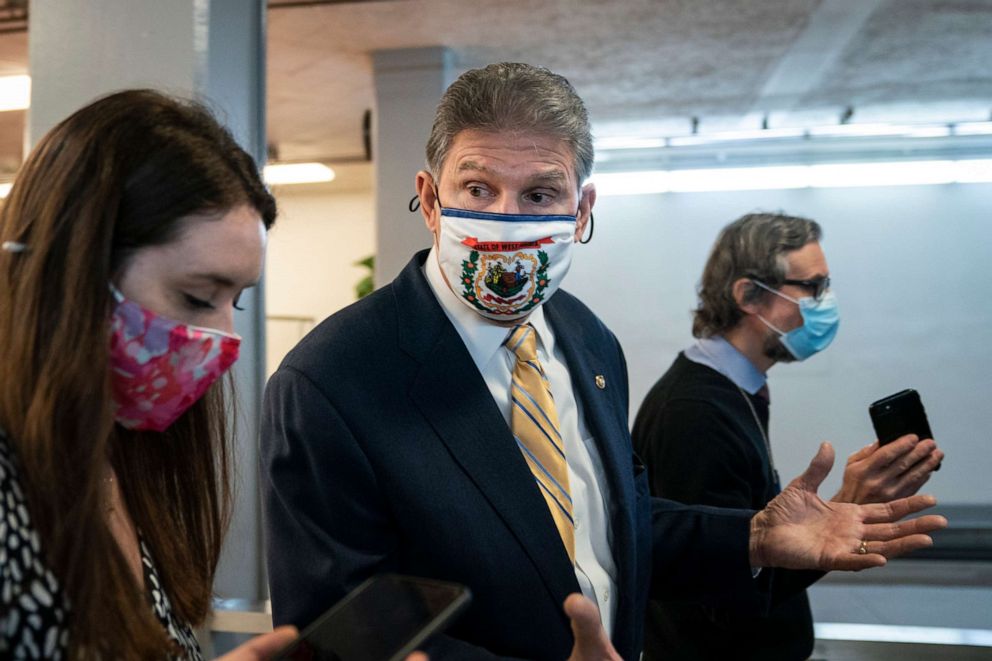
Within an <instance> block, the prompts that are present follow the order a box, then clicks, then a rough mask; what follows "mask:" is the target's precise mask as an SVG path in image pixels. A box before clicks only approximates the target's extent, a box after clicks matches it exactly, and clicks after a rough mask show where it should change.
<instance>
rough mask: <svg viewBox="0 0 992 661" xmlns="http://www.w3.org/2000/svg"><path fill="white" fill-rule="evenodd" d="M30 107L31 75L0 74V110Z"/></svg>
mask: <svg viewBox="0 0 992 661" xmlns="http://www.w3.org/2000/svg"><path fill="white" fill-rule="evenodd" d="M29 107H31V76H0V112H2V111H4V110H25V109H26V108H29Z"/></svg>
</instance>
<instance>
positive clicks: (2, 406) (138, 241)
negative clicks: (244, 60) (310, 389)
mask: <svg viewBox="0 0 992 661" xmlns="http://www.w3.org/2000/svg"><path fill="white" fill-rule="evenodd" d="M239 204H249V205H251V206H253V207H254V208H255V209H256V210H257V211H258V212H259V214H260V215H261V217H262V220H263V222H264V223H265V226H266V227H269V226H270V225H271V223H272V222H273V220H274V218H275V202H274V200H273V199H272V197H271V195H270V194H269V193H268V191H267V190H266V189H265V187H264V185H263V184H262V183H261V181H260V179H259V176H258V170H257V168H256V166H255V164H254V162H253V161H252V159H251V157H250V156H248V154H246V153H245V152H244V151H243V150H242V149H241V148H240V147H239V146H238V145H237V144H236V142H235V141H234V139H233V138H232V137H231V135H230V134H229V133H228V132H227V131H226V130H225V129H223V128H222V127H221V126H219V125H218V124H217V122H216V120H214V119H213V117H212V116H211V115H210V113H209V112H208V111H206V110H205V109H204V108H202V107H200V106H199V105H197V104H193V103H190V102H184V101H179V100H176V99H172V98H170V97H167V96H164V95H162V94H159V93H157V92H152V91H149V90H131V91H126V92H120V93H117V94H113V95H111V96H108V97H105V98H103V99H100V100H98V101H96V102H94V103H92V104H90V105H89V106H87V107H85V108H83V109H82V110H80V111H78V112H76V113H75V114H73V115H72V116H71V117H69V118H68V119H66V120H65V121H63V122H62V123H61V124H59V125H58V126H56V127H55V128H54V129H53V130H52V131H51V132H50V133H48V134H47V135H46V136H45V137H44V138H42V140H41V141H40V142H39V144H38V146H37V147H36V148H35V150H34V151H33V152H32V153H31V155H30V156H29V158H28V160H27V161H26V163H25V164H24V166H23V168H22V169H21V171H20V173H19V174H18V177H17V181H16V183H15V185H14V187H13V189H12V190H11V193H10V195H9V197H8V199H7V201H6V203H5V204H4V206H3V209H2V211H0V241H4V242H6V241H13V242H18V243H22V244H24V245H25V246H26V249H25V250H24V251H23V252H9V251H5V250H4V251H0V341H2V346H3V354H4V355H3V363H4V365H3V369H2V370H0V427H2V428H3V429H4V430H6V432H7V437H8V441H7V442H8V443H9V444H10V446H11V447H12V449H13V451H14V454H15V457H16V460H17V461H18V464H19V466H20V469H21V475H20V477H21V481H22V485H23V487H24V489H25V492H26V498H27V502H28V506H29V507H28V509H29V511H30V513H31V517H32V520H33V523H34V526H35V528H36V529H37V530H38V532H39V535H40V538H41V544H42V550H43V552H44V554H45V559H46V560H47V562H48V565H49V567H50V568H51V569H52V571H53V572H54V573H55V575H56V577H57V578H58V580H59V581H60V583H61V585H62V588H63V590H64V591H65V593H66V595H67V597H68V599H69V605H70V647H71V650H72V654H71V655H72V656H73V657H74V658H91V657H102V658H154V657H162V656H163V655H164V654H166V653H168V652H169V651H170V649H171V648H170V644H169V641H168V639H167V637H166V634H165V631H164V630H163V628H162V626H161V625H160V624H159V623H158V622H157V620H156V619H155V618H154V616H153V614H152V610H151V608H150V606H149V603H148V600H147V597H146V595H145V593H144V590H143V586H139V585H138V584H137V583H136V581H135V578H134V576H133V575H132V574H131V572H130V570H129V569H128V566H127V564H126V562H125V559H124V556H123V554H122V553H121V551H120V549H119V547H118V546H117V544H116V542H115V541H114V538H113V536H112V534H111V532H110V530H109V528H108V526H107V523H106V517H105V512H104V503H105V500H104V497H103V493H102V491H101V478H102V477H103V475H104V467H105V465H106V461H107V460H108V458H109V460H110V461H111V463H112V465H113V467H114V469H115V472H116V474H117V477H118V480H119V483H120V487H121V490H122V494H123V497H124V500H125V502H126V504H127V508H128V510H129V512H130V514H131V517H132V518H133V520H134V523H135V525H136V526H137V528H138V529H139V530H140V531H141V535H142V537H143V539H144V541H145V543H146V544H147V545H148V547H149V549H150V551H151V554H152V556H153V558H154V560H155V562H156V566H157V569H158V571H159V575H160V578H161V580H162V584H163V585H162V587H163V589H164V591H165V593H166V594H167V595H168V597H169V599H170V601H171V602H172V606H173V609H174V611H175V612H176V614H177V615H178V616H179V617H181V618H184V619H186V620H187V621H189V622H192V623H194V624H196V623H200V622H202V621H203V619H204V618H205V617H206V615H207V614H208V612H209V610H210V602H211V592H212V585H213V578H214V572H215V569H216V566H217V560H218V557H219V553H220V548H221V542H222V538H223V534H224V531H225V529H226V526H227V522H228V518H229V514H230V505H231V484H230V482H231V469H230V467H229V459H230V457H229V453H230V445H229V443H230V438H229V436H230V435H229V430H228V425H227V415H226V413H227V411H226V410H225V403H224V399H225V396H224V392H223V388H222V387H221V385H220V384H218V385H215V386H214V387H212V388H211V389H210V391H208V394H207V396H205V397H204V398H203V399H202V400H201V401H200V402H198V403H197V404H195V405H194V406H193V407H192V408H191V409H190V410H189V411H188V412H186V413H185V414H184V415H183V416H182V417H180V418H179V420H178V421H177V422H175V423H174V424H173V425H172V426H171V427H170V428H169V429H168V430H166V431H165V432H163V433H157V432H134V431H128V430H126V429H124V428H122V427H120V426H118V425H115V423H114V420H113V415H112V406H111V397H110V369H109V356H108V349H109V343H108V339H109V336H108V332H109V317H110V313H111V310H112V300H111V295H110V292H109V288H108V283H110V282H111V281H112V279H113V278H114V276H115V275H116V274H119V273H120V272H121V270H122V269H123V268H125V267H126V265H127V263H128V259H129V258H130V257H131V256H132V255H133V254H134V253H135V252H136V251H140V250H141V249H142V248H143V247H146V246H151V245H161V244H165V243H168V242H169V241H171V240H173V239H174V238H175V237H176V234H177V232H178V231H179V226H180V222H179V221H181V220H182V219H183V218H184V217H186V216H189V215H191V214H194V213H204V212H211V211H218V212H223V211H226V210H228V209H230V208H232V207H234V206H237V205H239Z"/></svg>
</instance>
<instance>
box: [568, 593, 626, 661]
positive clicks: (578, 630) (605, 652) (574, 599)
mask: <svg viewBox="0 0 992 661" xmlns="http://www.w3.org/2000/svg"><path fill="white" fill-rule="evenodd" d="M565 615H568V618H569V619H570V620H571V621H572V635H574V636H575V645H574V646H573V647H572V654H571V656H569V657H568V661H623V659H621V658H620V655H619V654H617V651H616V649H615V648H614V647H613V643H611V642H610V639H609V638H608V637H607V635H606V630H605V629H603V621H602V620H601V619H600V618H599V610H597V608H596V604H594V603H592V601H590V600H589V599H588V598H586V597H583V596H582V595H581V594H578V593H575V594H570V595H568V598H567V599H565Z"/></svg>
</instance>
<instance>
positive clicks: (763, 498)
mask: <svg viewBox="0 0 992 661" xmlns="http://www.w3.org/2000/svg"><path fill="white" fill-rule="evenodd" d="M821 236H822V230H821V228H820V225H819V224H817V223H816V222H815V221H812V220H808V219H806V218H799V217H796V216H788V215H785V214H782V213H752V214H748V215H746V216H743V217H741V218H739V219H737V220H736V221H734V222H733V223H731V224H729V225H727V226H726V227H725V228H724V229H723V231H722V232H721V233H720V236H719V238H717V240H716V243H715V245H714V246H713V250H712V252H711V253H710V256H709V259H708V260H707V262H706V266H705V268H704V269H703V277H702V281H701V283H700V285H699V292H698V293H699V305H698V307H697V308H696V311H695V316H694V319H693V325H692V332H693V335H695V336H696V337H697V338H699V339H698V341H697V342H696V343H695V344H694V345H692V346H691V347H689V348H687V349H686V350H685V351H684V352H682V353H681V354H679V356H678V357H677V358H676V359H675V362H674V363H673V364H672V366H671V367H670V368H669V370H668V371H667V372H666V373H665V375H664V376H663V377H662V378H661V379H660V380H659V381H658V383H657V384H655V386H654V387H653V388H652V389H651V391H650V392H649V393H648V396H647V397H646V398H645V400H644V403H643V404H642V405H641V408H640V411H639V412H638V414H637V418H636V420H635V422H634V429H633V439H634V448H635V450H636V451H637V453H638V454H639V455H640V456H641V458H642V459H643V460H644V462H645V464H646V465H647V468H648V475H649V481H650V486H651V491H652V493H653V494H654V495H656V496H661V497H664V498H672V499H674V500H678V501H681V502H685V503H695V504H700V505H715V506H719V507H741V508H748V509H762V508H763V507H765V505H766V504H767V503H768V502H769V501H771V500H772V499H773V498H774V497H775V496H776V495H777V494H778V493H779V491H780V490H781V486H780V483H779V478H778V472H777V471H776V470H775V465H774V463H773V461H772V447H771V444H770V443H769V439H768V414H769V394H768V386H767V385H766V375H767V372H768V370H769V369H770V368H771V367H772V366H773V365H775V364H776V363H780V362H791V361H801V360H805V359H807V358H809V357H810V356H812V355H813V354H815V353H817V352H819V351H821V350H823V349H825V348H826V347H827V345H829V344H830V342H831V341H832V340H833V337H834V334H835V333H836V332H837V327H838V324H839V321H840V317H839V314H838V310H837V305H836V300H835V298H834V294H833V292H832V291H831V289H830V274H829V270H828V268H827V261H826V257H825V256H824V254H823V250H822V248H821V247H820V239H821ZM942 456H943V452H941V451H940V450H937V449H936V446H935V444H934V442H933V440H932V439H918V438H916V437H915V436H907V437H903V438H901V439H899V440H897V441H895V442H893V443H891V444H889V445H886V446H885V447H882V448H879V447H878V444H877V443H873V444H871V445H869V446H867V447H865V448H863V449H862V450H860V451H859V452H857V453H855V454H854V455H852V457H851V458H850V459H849V460H848V463H847V467H846V470H845V471H844V482H843V487H842V488H841V491H840V492H839V493H838V494H837V495H836V496H835V497H834V500H835V501H838V502H855V503H871V502H882V501H887V500H891V499H893V498H898V497H901V496H907V495H910V494H913V493H916V491H917V490H919V488H920V487H921V486H922V485H923V483H924V482H926V481H927V479H928V478H929V477H930V473H931V472H932V471H933V470H934V468H935V467H936V466H937V465H938V464H939V462H940V460H941V457H942ZM819 576H820V574H819V573H811V572H784V571H780V572H778V574H777V576H776V581H775V582H776V586H775V602H776V605H775V606H774V607H773V608H772V609H771V610H770V611H769V612H768V613H759V612H758V611H756V610H747V609H743V610H732V609H713V608H707V607H704V606H699V605H693V604H687V603H681V604H675V603H662V602H661V601H655V602H652V603H651V605H650V606H649V612H648V622H647V625H646V630H645V658H647V659H722V658H735V659H762V660H771V661H774V660H776V659H782V660H783V661H785V660H791V659H806V658H808V657H809V655H810V653H811V652H812V651H813V622H812V616H811V614H810V609H809V602H808V600H807V598H806V592H805V588H806V586H808V585H809V584H810V583H812V582H813V581H814V580H816V579H817V578H819Z"/></svg>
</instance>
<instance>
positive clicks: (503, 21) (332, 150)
mask: <svg viewBox="0 0 992 661" xmlns="http://www.w3.org/2000/svg"><path fill="white" fill-rule="evenodd" d="M277 2H280V0H273V1H272V5H273V6H272V8H271V9H270V11H269V14H268V42H269V43H268V83H267V84H268V96H269V101H268V132H269V142H270V143H271V144H272V145H274V146H275V147H276V148H277V152H278V156H279V158H280V159H281V160H302V159H310V158H317V159H322V160H327V161H330V162H332V163H333V162H335V161H340V162H346V161H349V160H351V161H354V160H361V159H362V158H363V155H364V146H363V139H362V117H363V114H364V113H365V111H366V110H368V109H372V108H373V106H374V99H373V87H372V65H371V53H372V52H374V51H376V50H380V49H394V48H412V47H422V46H446V47H448V48H450V49H451V50H452V52H453V53H454V61H455V63H456V68H457V69H459V70H464V69H468V68H471V67H474V66H479V65H482V64H485V63H487V62H492V61H498V60H516V61H526V62H531V63H534V64H541V65H545V66H547V67H549V68H551V69H553V70H555V71H557V72H559V73H562V74H564V75H565V76H566V77H568V78H569V80H571V81H572V83H573V84H574V85H575V87H576V88H577V90H578V92H579V94H580V95H581V96H582V97H583V98H584V99H585V100H586V102H587V104H588V107H589V110H590V113H591V116H592V118H593V123H594V130H595V133H596V135H597V137H605V136H618V135H619V136H622V135H631V134H638V133H640V134H644V133H647V134H653V135H679V134H686V133H689V132H690V130H691V125H692V124H691V122H692V118H693V117H695V118H698V127H699V130H700V131H701V132H704V133H705V132H711V131H719V130H731V129H736V128H755V127H757V126H759V125H760V124H761V122H762V120H763V118H767V119H766V120H765V121H767V123H768V124H769V125H771V126H795V125H800V126H808V125H818V124H825V123H834V122H836V121H838V118H839V117H840V116H841V114H843V113H844V112H845V110H846V109H848V108H853V110H854V114H853V116H852V118H851V121H855V122H857V121H879V120H895V121H907V120H914V119H915V120H936V121H966V120H985V119H989V118H990V113H992V66H990V62H992V0H540V1H535V0H491V1H490V2H479V1H478V0H386V1H380V2H374V1H373V2H340V1H338V2H332V3H321V2H314V3H305V2H293V3H290V4H291V5H292V6H286V7H276V6H274V5H275V4H276V3H277ZM26 59H27V39H26V34H24V33H13V34H0V73H6V72H10V73H13V72H21V71H24V70H25V69H26V68H27V67H26ZM23 123H24V117H23V113H17V112H14V113H0V169H3V170H6V171H9V170H10V169H12V167H11V166H13V165H14V164H15V163H16V162H17V160H18V159H19V158H20V145H21V142H22V136H21V134H22V132H23V128H22V127H23ZM425 138H426V136H425Z"/></svg>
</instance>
